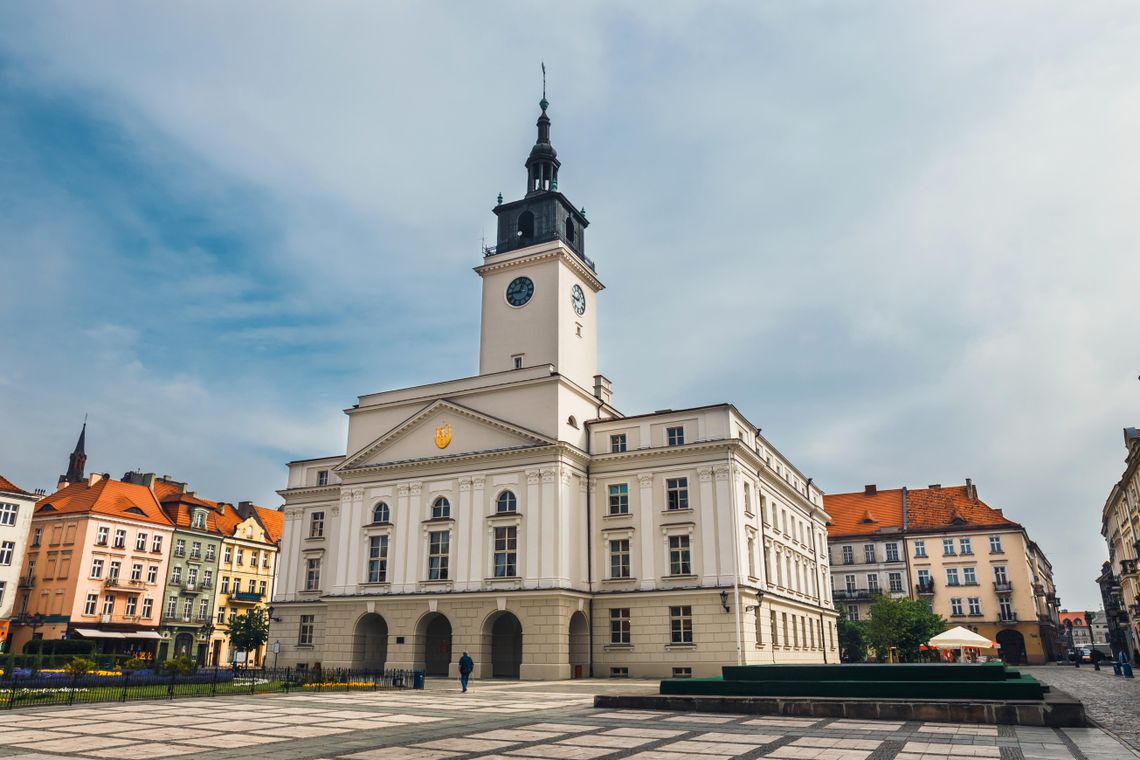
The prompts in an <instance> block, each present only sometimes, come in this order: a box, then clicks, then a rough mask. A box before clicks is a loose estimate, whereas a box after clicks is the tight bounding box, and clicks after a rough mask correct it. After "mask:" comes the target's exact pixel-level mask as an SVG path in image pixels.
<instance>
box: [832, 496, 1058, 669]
mask: <svg viewBox="0 0 1140 760" xmlns="http://www.w3.org/2000/svg"><path fill="white" fill-rule="evenodd" d="M823 503H824V509H825V510H826V511H827V513H828V514H829V515H830V516H831V525H830V526H829V527H828V544H829V547H830V551H831V582H832V586H833V588H834V598H835V601H836V605H837V606H838V607H839V608H840V609H842V610H843V611H844V612H845V613H846V614H847V616H848V617H849V618H851V619H853V620H858V619H860V618H865V617H866V616H867V613H868V609H869V607H870V604H871V602H872V601H873V600H874V599H875V598H876V597H877V596H879V595H883V594H885V595H887V596H892V597H909V598H911V599H924V600H926V601H927V602H929V603H930V606H931V609H933V610H934V611H935V612H936V613H938V614H939V615H941V616H942V617H943V618H945V619H946V620H947V621H949V623H950V625H952V626H955V625H960V626H963V627H965V628H969V629H971V630H973V631H975V632H977V633H979V634H981V635H983V636H985V637H987V638H989V639H990V640H991V641H995V642H997V643H998V644H1000V645H1001V646H1000V648H999V651H1000V653H1001V657H1002V658H1003V659H1004V660H1006V661H1007V662H1010V663H1013V664H1018V663H1042V662H1046V661H1049V660H1052V659H1053V658H1054V657H1055V656H1056V654H1057V651H1058V630H1059V619H1058V607H1059V605H1060V601H1061V600H1060V599H1059V598H1058V597H1057V593H1056V588H1055V586H1054V585H1053V569H1052V565H1050V563H1049V560H1048V559H1047V558H1046V557H1045V553H1044V552H1043V551H1042V550H1041V547H1040V546H1039V545H1038V544H1037V543H1036V542H1034V541H1032V540H1031V539H1030V538H1029V534H1028V533H1027V532H1026V530H1025V528H1024V527H1023V526H1022V525H1021V524H1019V523H1016V522H1014V521H1012V520H1010V519H1008V518H1007V517H1005V515H1003V514H1002V510H1000V509H994V508H993V507H990V506H989V505H988V504H986V503H985V502H984V501H982V500H981V499H980V498H978V490H977V486H976V485H975V484H974V483H973V482H971V481H970V480H968V479H967V480H966V484H965V485H961V486H952V487H945V488H944V487H942V486H941V485H932V486H930V487H928V488H916V489H909V488H894V489H879V488H877V487H876V486H874V485H868V486H866V487H865V488H864V490H863V491H862V492H856V493H844V494H829V495H827V496H825V497H824V502H823Z"/></svg>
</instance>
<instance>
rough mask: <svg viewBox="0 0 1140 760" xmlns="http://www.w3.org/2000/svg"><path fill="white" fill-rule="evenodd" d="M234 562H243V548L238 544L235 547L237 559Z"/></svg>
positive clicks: (239, 563)
mask: <svg viewBox="0 0 1140 760" xmlns="http://www.w3.org/2000/svg"><path fill="white" fill-rule="evenodd" d="M235 564H238V565H244V564H245V549H243V548H241V547H240V546H239V547H238V549H237V559H236V560H235Z"/></svg>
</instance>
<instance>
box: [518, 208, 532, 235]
mask: <svg viewBox="0 0 1140 760" xmlns="http://www.w3.org/2000/svg"><path fill="white" fill-rule="evenodd" d="M519 237H521V238H523V239H524V240H529V239H530V238H532V237H534V214H532V213H531V212H529V211H524V212H522V213H521V214H519Z"/></svg>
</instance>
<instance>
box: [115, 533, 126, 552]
mask: <svg viewBox="0 0 1140 760" xmlns="http://www.w3.org/2000/svg"><path fill="white" fill-rule="evenodd" d="M126 545H127V531H126V530H124V529H123V528H115V548H116V549H122V548H123V547H125V546H126Z"/></svg>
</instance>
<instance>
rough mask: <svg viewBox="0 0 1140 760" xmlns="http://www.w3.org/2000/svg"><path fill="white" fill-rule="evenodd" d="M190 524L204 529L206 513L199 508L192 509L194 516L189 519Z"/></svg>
mask: <svg viewBox="0 0 1140 760" xmlns="http://www.w3.org/2000/svg"><path fill="white" fill-rule="evenodd" d="M190 526H191V527H193V528H197V529H198V530H205V529H206V513H205V512H204V511H202V510H201V509H196V510H194V516H193V517H192V518H191V520H190Z"/></svg>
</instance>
